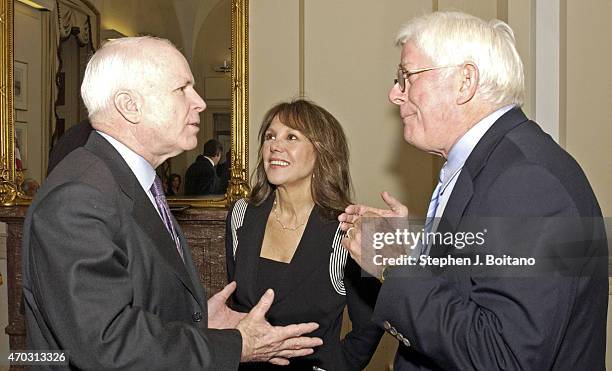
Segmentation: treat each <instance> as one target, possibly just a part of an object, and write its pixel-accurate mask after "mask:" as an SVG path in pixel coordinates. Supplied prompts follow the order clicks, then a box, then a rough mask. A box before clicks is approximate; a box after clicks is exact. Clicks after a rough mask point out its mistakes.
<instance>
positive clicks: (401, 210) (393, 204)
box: [381, 191, 408, 216]
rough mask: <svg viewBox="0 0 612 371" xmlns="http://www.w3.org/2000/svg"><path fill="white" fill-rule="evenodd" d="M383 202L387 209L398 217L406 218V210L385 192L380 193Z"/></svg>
mask: <svg viewBox="0 0 612 371" xmlns="http://www.w3.org/2000/svg"><path fill="white" fill-rule="evenodd" d="M381 197H382V199H383V201H384V202H385V203H386V204H387V206H389V208H390V209H391V210H392V211H393V212H394V213H396V214H399V216H407V215H408V208H406V206H404V205H403V204H402V203H401V202H399V201H398V200H397V199H396V198H395V197H393V196H391V195H390V194H389V192H387V191H385V192H383V193H381Z"/></svg>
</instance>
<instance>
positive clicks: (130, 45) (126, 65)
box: [81, 36, 175, 119]
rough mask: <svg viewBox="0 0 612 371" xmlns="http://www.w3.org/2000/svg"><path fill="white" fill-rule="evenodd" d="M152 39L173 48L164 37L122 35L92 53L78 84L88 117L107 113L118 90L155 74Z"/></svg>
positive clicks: (133, 85)
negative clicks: (81, 80)
mask: <svg viewBox="0 0 612 371" xmlns="http://www.w3.org/2000/svg"><path fill="white" fill-rule="evenodd" d="M155 42H161V43H163V44H166V45H168V46H171V47H172V48H175V47H174V45H173V44H172V43H171V42H170V41H168V40H166V39H160V38H156V37H151V36H141V37H124V38H120V39H115V40H110V41H108V42H106V43H104V45H102V47H101V48H100V49H98V50H97V51H96V52H95V53H94V55H93V56H92V57H91V59H90V60H89V63H87V68H86V69H85V75H84V77H83V83H82V84H81V97H83V102H84V103H85V107H87V112H88V113H89V118H90V119H94V118H96V117H97V116H98V115H103V114H104V113H106V112H108V111H109V110H110V108H111V107H112V106H113V97H114V95H115V93H116V92H118V91H119V90H121V89H136V88H138V87H139V86H142V85H141V84H142V80H143V77H147V76H149V77H151V78H153V77H155V76H156V75H157V73H158V71H157V68H158V63H157V61H156V60H155V57H154V56H153V55H151V53H149V50H148V49H149V47H150V46H151V45H152V44H153V43H155Z"/></svg>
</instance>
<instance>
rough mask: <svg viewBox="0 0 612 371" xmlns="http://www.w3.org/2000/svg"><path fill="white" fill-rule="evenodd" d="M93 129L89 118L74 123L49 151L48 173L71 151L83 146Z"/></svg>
mask: <svg viewBox="0 0 612 371" xmlns="http://www.w3.org/2000/svg"><path fill="white" fill-rule="evenodd" d="M92 131H93V128H92V127H91V123H90V122H89V120H83V121H81V122H79V123H78V124H76V125H74V126H73V127H71V128H70V129H68V131H67V132H65V133H64V135H62V136H61V137H60V138H59V140H58V141H57V143H55V145H54V146H53V148H52V149H51V153H49V164H48V165H47V175H49V173H51V170H53V168H54V167H55V166H57V164H59V163H60V161H62V160H63V159H64V157H66V156H67V155H68V154H69V153H70V152H72V151H74V150H75V149H77V148H79V147H82V146H84V145H85V143H87V139H89V134H91V132H92Z"/></svg>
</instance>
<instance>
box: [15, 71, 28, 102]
mask: <svg viewBox="0 0 612 371" xmlns="http://www.w3.org/2000/svg"><path fill="white" fill-rule="evenodd" d="M13 96H14V97H15V101H14V102H15V109H18V110H22V111H27V110H28V64H27V63H25V62H20V61H17V60H16V61H15V64H14V65H13Z"/></svg>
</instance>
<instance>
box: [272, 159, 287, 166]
mask: <svg viewBox="0 0 612 371" xmlns="http://www.w3.org/2000/svg"><path fill="white" fill-rule="evenodd" d="M269 164H270V166H274V167H287V166H289V165H291V164H290V163H289V162H287V161H285V160H277V159H273V160H270V162H269Z"/></svg>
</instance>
